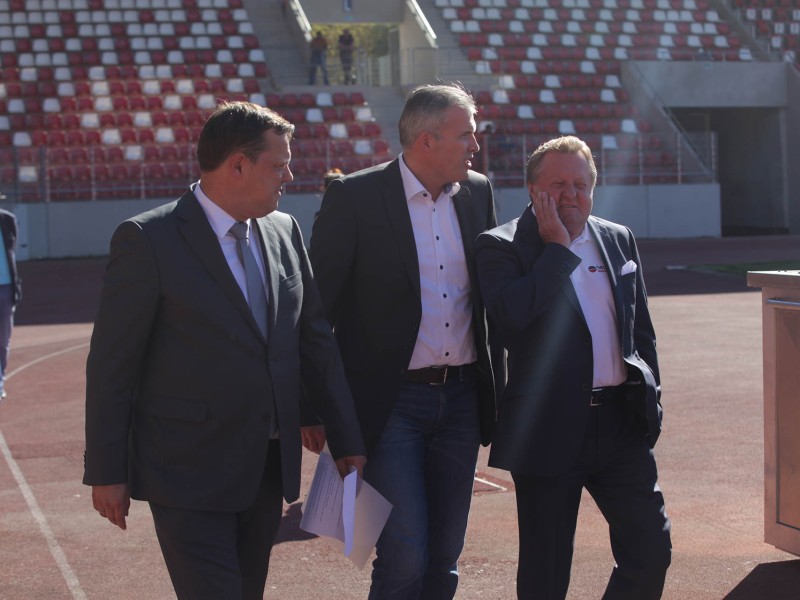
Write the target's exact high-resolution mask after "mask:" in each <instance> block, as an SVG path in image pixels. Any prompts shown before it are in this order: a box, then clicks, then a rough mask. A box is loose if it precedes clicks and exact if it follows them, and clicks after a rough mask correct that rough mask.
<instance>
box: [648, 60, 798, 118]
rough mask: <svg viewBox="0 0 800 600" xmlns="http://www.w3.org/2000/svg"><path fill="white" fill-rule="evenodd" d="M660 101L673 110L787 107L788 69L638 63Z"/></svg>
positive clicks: (770, 65) (771, 65) (775, 65)
mask: <svg viewBox="0 0 800 600" xmlns="http://www.w3.org/2000/svg"><path fill="white" fill-rule="evenodd" d="M636 66H637V68H638V70H639V71H640V72H641V74H642V75H643V76H644V78H645V80H646V81H647V83H648V84H649V85H650V86H652V88H653V90H654V91H655V92H656V94H657V95H658V98H659V99H660V100H661V101H662V102H663V103H664V105H665V106H669V107H670V108H678V107H689V106H703V107H708V106H713V107H715V108H724V107H732V108H744V107H752V108H755V107H778V106H781V107H782V106H786V104H787V93H786V65H784V64H783V63H764V62H759V63H758V64H755V63H747V62H737V63H735V62H706V63H704V62H699V61H698V62H670V61H657V62H652V61H644V62H638V61H637V63H636Z"/></svg>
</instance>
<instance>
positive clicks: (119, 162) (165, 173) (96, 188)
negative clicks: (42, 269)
mask: <svg viewBox="0 0 800 600" xmlns="http://www.w3.org/2000/svg"><path fill="white" fill-rule="evenodd" d="M345 145H346V146H347V148H346V149H345ZM312 146H313V151H312V150H311V147H312ZM132 148H133V149H135V150H136V152H134V153H131V152H130V150H131V149H132ZM72 150H74V149H72ZM150 150H155V151H157V150H158V146H102V147H97V148H92V149H87V150H86V151H85V152H83V153H82V155H81V158H80V160H76V159H75V157H74V156H72V155H71V154H69V153H68V152H67V150H66V149H65V148H61V147H45V146H41V147H36V148H32V147H26V148H14V149H13V152H12V156H11V160H10V161H9V162H6V163H0V194H3V195H5V196H6V198H5V200H4V202H10V203H15V204H19V203H39V202H59V201H95V200H111V199H123V200H139V199H141V200H145V199H173V198H175V197H177V196H178V195H180V194H182V193H183V192H185V191H186V190H187V188H188V187H189V185H190V184H191V183H193V182H195V181H197V180H198V179H199V177H200V171H199V168H198V167H197V161H196V159H195V156H194V145H192V144H187V145H186V146H185V147H181V148H180V150H181V152H180V154H179V157H178V158H176V159H174V160H172V161H169V162H167V161H163V160H159V159H151V158H148V157H149V156H156V153H155V152H149V151H150ZM388 152H389V148H388V146H387V145H386V143H385V142H384V141H383V140H381V139H375V138H362V139H353V138H348V139H347V140H341V139H319V140H309V139H306V140H294V141H293V148H292V153H293V159H292V163H291V169H292V171H293V173H294V176H295V180H294V181H293V182H292V183H291V184H288V185H287V186H286V189H287V192H289V193H294V192H308V191H316V190H318V189H319V187H320V185H321V182H322V178H323V175H324V173H325V171H327V170H329V169H331V168H334V167H337V168H339V169H341V170H342V171H344V172H346V173H349V172H352V171H357V170H360V169H363V168H366V167H369V166H371V165H373V164H378V163H380V162H384V161H386V160H388V159H389V158H390V157H389V155H388ZM126 156H127V158H126ZM70 159H72V160H70Z"/></svg>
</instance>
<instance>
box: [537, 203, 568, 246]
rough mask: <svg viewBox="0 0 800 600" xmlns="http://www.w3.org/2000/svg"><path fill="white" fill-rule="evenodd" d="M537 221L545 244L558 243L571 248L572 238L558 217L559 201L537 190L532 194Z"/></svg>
mask: <svg viewBox="0 0 800 600" xmlns="http://www.w3.org/2000/svg"><path fill="white" fill-rule="evenodd" d="M531 200H532V201H533V207H534V210H535V212H536V221H537V222H538V224H539V235H540V236H541V237H542V240H543V241H544V242H545V243H550V242H553V243H556V244H561V245H562V246H569V242H570V237H569V232H567V228H566V227H564V224H563V223H562V222H561V219H560V218H559V216H558V207H557V203H556V202H557V201H556V199H555V198H553V197H552V196H550V195H549V194H548V193H547V192H543V191H540V190H537V189H534V190H533V193H532V194H531Z"/></svg>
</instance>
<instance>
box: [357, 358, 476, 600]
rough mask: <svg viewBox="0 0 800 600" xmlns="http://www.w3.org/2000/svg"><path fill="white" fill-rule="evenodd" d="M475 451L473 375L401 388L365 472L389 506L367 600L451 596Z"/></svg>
mask: <svg viewBox="0 0 800 600" xmlns="http://www.w3.org/2000/svg"><path fill="white" fill-rule="evenodd" d="M479 445H480V432H479V423H478V398H477V392H476V387H475V375H474V373H473V372H472V371H471V370H469V369H468V370H467V371H466V373H465V375H464V377H463V380H460V379H459V378H453V379H450V380H448V381H447V382H446V383H444V384H443V385H428V384H418V383H405V384H403V386H402V387H401V388H400V392H399V395H398V398H397V402H396V403H395V405H394V409H393V411H392V413H391V415H390V417H389V421H388V422H387V424H386V428H385V429H384V431H383V434H382V436H381V438H380V440H379V441H378V444H377V445H376V447H375V449H374V450H373V452H372V453H370V455H369V457H368V460H367V465H366V467H365V474H364V477H365V479H366V480H367V481H368V482H369V483H370V484H371V485H372V486H373V487H375V488H376V489H377V490H378V491H379V492H380V493H381V494H383V495H384V496H385V497H386V499H387V500H389V502H391V503H392V505H393V508H392V512H391V514H390V515H389V521H388V522H387V524H386V527H385V528H384V530H383V533H382V534H381V537H380V538H379V540H378V544H377V558H376V559H375V561H374V563H373V570H372V587H371V588H370V593H369V600H399V599H401V598H402V599H404V600H406V599H408V600H410V599H414V600H419V599H431V600H442V599H451V598H453V596H454V595H455V591H456V586H457V585H458V557H459V555H460V554H461V550H462V549H463V547H464V535H465V532H466V529H467V517H468V516H469V506H470V501H471V500H472V484H473V479H474V477H475V464H476V462H477V459H478V446H479Z"/></svg>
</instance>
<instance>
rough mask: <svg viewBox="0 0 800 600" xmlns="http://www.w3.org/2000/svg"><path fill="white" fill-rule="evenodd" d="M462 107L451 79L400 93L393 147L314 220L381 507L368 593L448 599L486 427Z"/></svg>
mask: <svg viewBox="0 0 800 600" xmlns="http://www.w3.org/2000/svg"><path fill="white" fill-rule="evenodd" d="M475 113H476V108H475V102H474V100H473V99H472V97H471V96H470V95H469V93H468V92H466V91H465V90H464V89H462V88H460V87H458V86H455V85H431V86H422V87H419V88H417V89H415V90H413V91H412V92H411V93H410V94H409V95H408V98H407V100H406V104H405V107H404V109H403V113H402V114H401V116H400V123H399V129H400V143H401V144H402V145H403V153H402V154H401V155H400V156H399V157H398V158H397V159H395V160H393V161H391V162H389V163H385V164H382V165H377V166H375V167H372V168H369V169H366V170H364V171H359V172H357V173H354V174H351V175H348V176H347V177H345V178H344V179H339V180H338V181H334V182H332V183H331V184H330V186H329V187H328V188H327V190H326V191H325V197H324V198H323V201H322V208H321V210H320V214H319V217H318V218H317V220H316V222H315V223H314V235H313V237H312V240H311V261H312V264H313V265H314V272H315V275H316V277H317V281H318V282H319V289H320V293H321V295H322V298H323V300H324V302H325V306H326V308H327V309H328V316H329V318H330V320H331V323H332V324H333V325H334V330H335V334H336V339H337V341H338V342H339V348H340V349H341V352H342V359H343V360H344V364H345V369H346V371H347V379H348V382H349V383H350V387H351V389H352V390H353V398H354V400H355V403H356V410H357V411H358V418H359V420H360V422H361V428H362V431H363V432H364V439H365V443H366V445H367V456H368V458H369V466H368V467H367V468H366V469H365V475H364V477H365V479H366V480H367V481H368V482H369V483H370V484H372V485H373V486H374V487H375V488H376V489H377V490H378V491H379V492H381V494H383V495H384V496H385V497H386V498H387V499H388V500H389V501H390V502H391V503H392V504H393V506H394V508H393V509H392V513H391V515H390V516H389V521H388V523H387V524H386V527H385V528H384V530H383V533H382V534H381V537H380V539H379V540H378V544H377V558H376V560H375V563H374V565H373V566H374V568H373V571H372V587H371V589H370V595H369V597H370V600H390V599H392V600H400V599H403V600H417V599H420V598H436V599H437V600H443V599H447V598H452V597H453V595H454V594H455V591H456V586H457V584H458V557H459V555H460V553H461V549H462V548H463V546H464V533H465V531H466V527H467V517H468V515H469V506H470V500H471V498H472V482H473V478H474V475H475V464H476V460H477V456H478V447H479V443H480V442H483V444H488V443H489V441H490V440H491V436H492V429H493V427H494V419H495V401H494V399H495V388H494V379H493V372H492V364H491V362H490V352H489V345H488V334H487V323H486V313H485V311H484V309H483V304H482V302H481V298H480V294H479V293H478V288H477V280H476V275H475V264H474V261H473V242H474V240H475V237H476V236H477V235H478V234H479V233H480V232H482V231H485V230H486V229H488V228H490V227H493V226H494V225H495V223H496V221H495V212H494V201H493V195H492V187H491V185H490V184H489V181H488V180H487V179H486V177H484V176H483V175H480V174H479V173H476V172H474V171H472V170H471V169H470V167H471V159H472V156H473V155H474V153H475V152H477V151H478V149H479V145H478V142H477V140H476V139H475ZM306 441H307V442H308V447H310V448H312V449H314V448H318V447H319V445H320V443H321V442H320V441H319V440H316V441H315V440H314V439H313V437H312V436H308V439H307V440H306Z"/></svg>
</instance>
